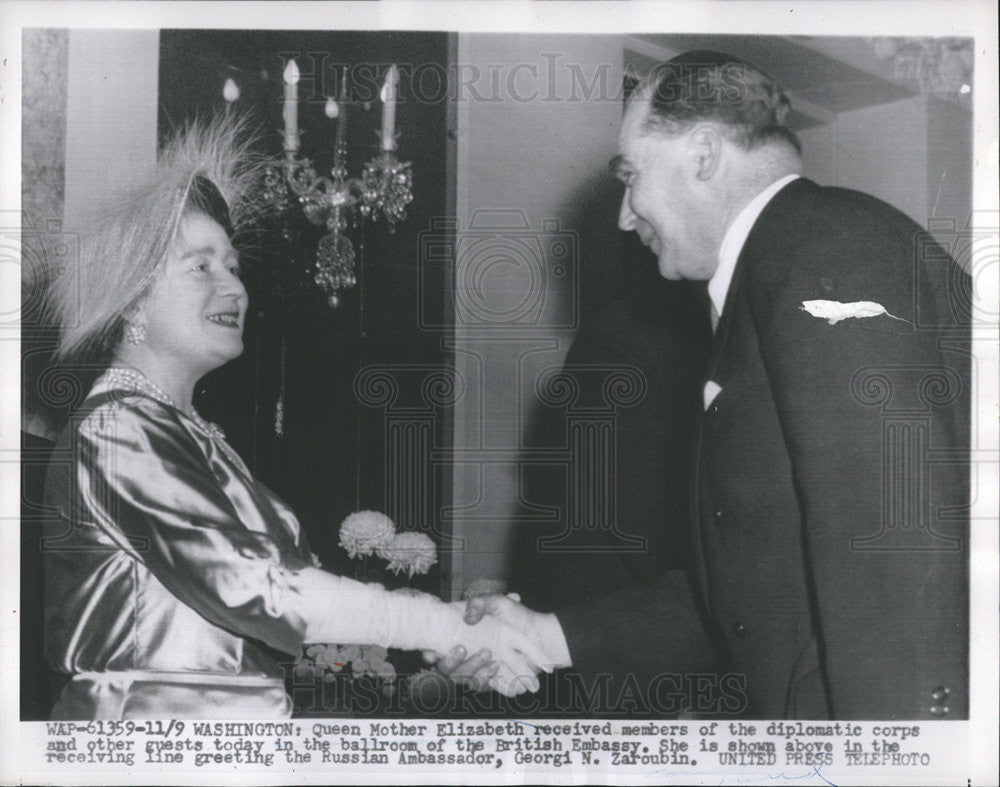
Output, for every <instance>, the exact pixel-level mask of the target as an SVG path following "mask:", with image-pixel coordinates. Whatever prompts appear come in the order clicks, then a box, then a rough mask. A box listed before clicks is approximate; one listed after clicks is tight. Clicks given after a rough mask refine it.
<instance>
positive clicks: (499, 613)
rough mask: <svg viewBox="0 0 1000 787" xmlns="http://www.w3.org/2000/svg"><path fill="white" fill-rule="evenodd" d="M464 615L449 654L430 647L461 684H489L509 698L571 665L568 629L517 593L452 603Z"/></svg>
mask: <svg viewBox="0 0 1000 787" xmlns="http://www.w3.org/2000/svg"><path fill="white" fill-rule="evenodd" d="M449 606H450V607H451V608H452V609H454V610H455V612H456V613H457V614H460V615H461V616H462V620H463V624H462V625H461V626H460V627H458V628H456V629H455V630H454V631H455V634H456V639H457V644H456V645H455V646H454V647H452V648H451V650H450V651H448V653H440V652H438V651H427V650H425V651H424V660H425V661H426V662H428V663H429V664H433V665H435V667H436V669H437V670H438V672H440V673H442V674H443V675H445V676H447V677H449V678H451V679H452V680H453V681H455V682H456V683H458V684H459V685H463V686H466V687H468V688H471V689H473V690H481V689H483V688H486V687H487V686H488V687H489V688H491V689H493V690H494V691H497V692H499V693H501V694H503V695H505V696H507V697H516V696H517V695H519V694H522V693H524V692H533V691H538V688H539V683H538V678H537V677H536V675H537V674H538V673H539V672H540V671H545V672H551V671H552V670H553V669H556V668H559V667H568V666H570V665H571V663H572V662H571V660H570V655H569V650H568V648H567V646H566V639H565V637H564V636H563V632H562V627H561V626H560V625H559V621H558V619H557V618H556V616H555V615H553V614H544V613H540V612H535V611H534V610H531V609H529V608H528V607H526V606H524V605H523V604H521V603H520V599H519V598H518V597H517V595H516V594H513V593H512V594H509V595H507V596H501V595H490V596H475V597H473V598H471V599H469V601H468V602H455V603H453V604H450V605H449Z"/></svg>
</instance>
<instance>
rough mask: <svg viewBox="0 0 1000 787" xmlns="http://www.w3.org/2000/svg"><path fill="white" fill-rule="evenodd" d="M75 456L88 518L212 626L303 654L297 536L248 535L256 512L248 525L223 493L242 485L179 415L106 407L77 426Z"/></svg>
mask: <svg viewBox="0 0 1000 787" xmlns="http://www.w3.org/2000/svg"><path fill="white" fill-rule="evenodd" d="M75 453H76V455H77V462H76V467H77V483H78V492H79V499H80V501H81V503H82V505H83V507H84V511H85V516H86V518H87V519H89V520H90V521H92V522H93V523H94V524H95V525H96V526H97V527H99V528H100V529H101V530H102V531H104V532H105V533H106V534H107V535H108V537H109V538H111V540H112V541H114V542H115V543H116V544H117V545H118V546H119V547H121V548H122V549H124V550H125V551H127V552H128V553H129V554H131V555H132V556H133V557H134V558H135V559H136V560H139V561H141V562H142V563H143V564H144V565H145V566H147V567H148V569H149V570H150V571H151V572H152V574H153V575H154V576H155V577H156V578H157V579H158V580H159V581H160V582H161V583H162V584H163V585H164V586H165V587H166V588H167V590H169V591H170V592H171V593H172V594H174V595H175V596H176V597H177V598H178V599H180V600H181V601H182V602H183V603H185V604H186V605H188V606H189V607H191V608H192V609H194V610H196V611H197V612H198V613H199V614H200V615H201V616H202V617H204V618H206V619H207V620H209V621H210V622H212V623H213V624H215V625H217V626H219V627H221V628H224V629H226V630H229V631H231V632H233V633H236V634H239V635H241V636H247V637H252V638H255V639H258V640H260V641H262V642H264V643H266V644H268V645H270V646H271V647H274V648H276V649H278V650H281V651H284V652H286V653H297V652H298V650H299V648H300V646H301V644H302V639H303V634H304V632H305V629H306V622H305V621H304V620H303V619H302V617H301V616H300V614H299V613H298V612H297V611H296V605H295V603H294V601H295V592H294V584H295V575H296V572H297V571H301V570H302V569H303V568H305V567H306V566H305V564H304V562H303V561H302V559H301V558H300V557H299V555H298V552H299V550H298V549H297V548H296V545H295V540H296V534H293V533H289V532H288V531H287V528H286V526H285V525H284V524H280V525H278V527H277V528H274V527H272V528H270V529H268V528H261V529H260V530H259V531H258V530H255V529H252V526H253V525H254V524H256V523H255V522H254V521H253V519H254V517H260V516H261V513H260V512H254V517H250V519H251V522H250V523H249V524H250V525H251V526H248V524H247V522H245V521H243V520H244V519H246V518H247V517H243V518H242V519H241V516H240V514H241V512H239V511H237V509H236V507H235V505H234V502H233V500H231V499H230V496H228V495H227V494H226V491H225V490H226V485H227V484H241V483H243V484H245V483H246V482H245V480H244V479H242V478H237V477H236V473H235V472H231V473H229V474H226V473H225V468H220V467H217V466H214V465H211V464H210V463H209V462H208V460H207V458H206V456H205V454H204V453H203V451H202V450H201V448H200V447H199V445H198V443H197V442H196V440H195V439H194V437H193V436H192V435H191V434H190V433H189V432H188V431H187V429H186V428H185V427H184V426H183V425H182V424H181V423H180V422H179V420H178V419H177V416H176V415H174V414H173V413H172V412H169V411H167V410H166V408H164V407H161V406H160V405H158V404H157V403H155V402H152V401H150V400H139V401H138V403H137V404H134V403H127V404H126V403H109V404H106V405H103V406H101V407H99V408H97V409H96V410H95V411H94V412H92V413H91V414H90V416H89V417H88V418H87V419H86V420H85V421H84V422H83V423H82V424H81V428H80V429H79V430H78V432H77V446H76V451H75ZM220 475H221V476H222V477H220ZM285 533H287V534H288V538H287V539H284V538H283V536H282V534H285ZM283 540H285V541H286V542H287V543H281V542H282V541H283Z"/></svg>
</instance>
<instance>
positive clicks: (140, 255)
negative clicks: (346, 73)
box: [49, 114, 266, 357]
mask: <svg viewBox="0 0 1000 787" xmlns="http://www.w3.org/2000/svg"><path fill="white" fill-rule="evenodd" d="M265 164H266V162H265V160H264V158H263V157H262V156H260V155H259V154H256V153H254V151H253V139H252V138H251V136H250V135H249V134H248V133H247V129H246V127H245V124H244V123H242V122H241V121H240V120H238V119H237V118H235V117H234V116H232V115H229V114H226V115H223V116H221V117H218V118H216V119H214V120H212V121H209V122H205V121H192V122H190V123H188V124H187V125H186V126H185V127H184V128H183V129H181V130H180V131H179V132H178V133H177V134H175V135H174V137H173V138H172V139H171V140H170V141H169V142H168V143H167V144H166V145H165V146H164V147H163V149H162V151H161V153H160V155H159V157H158V160H157V165H156V168H155V171H154V172H153V174H152V175H151V176H150V177H149V178H148V180H147V181H146V182H145V183H143V184H142V185H141V186H139V187H138V188H136V189H134V190H132V191H131V192H130V193H128V194H127V195H125V197H124V198H123V199H122V200H120V201H119V202H117V203H116V204H115V205H114V206H113V207H111V208H110V209H108V210H106V211H105V212H104V213H103V214H102V216H101V218H100V219H98V220H97V221H96V222H94V224H92V225H91V226H90V227H88V228H87V229H86V230H85V231H84V232H83V233H81V238H80V258H79V260H78V261H77V262H76V264H75V265H71V266H68V267H67V269H66V270H65V271H64V272H62V273H61V275H59V276H57V277H56V278H55V279H54V280H53V281H52V283H51V285H50V299H49V300H50V303H51V306H52V311H53V315H54V317H55V320H56V321H57V323H58V325H59V327H60V345H59V355H60V356H61V357H67V356H71V355H77V354H79V353H81V352H97V353H106V352H108V351H111V350H113V349H114V347H116V346H117V345H118V343H119V342H120V341H121V337H122V331H123V327H124V323H125V320H126V319H127V316H128V314H129V312H130V311H131V310H132V309H133V308H134V307H135V305H136V303H137V302H138V300H139V299H140V298H141V297H142V295H143V294H144V293H145V292H146V290H147V288H148V287H149V285H150V283H151V282H152V280H153V278H154V276H155V275H156V273H157V271H158V269H159V267H160V265H161V264H162V263H163V261H164V260H165V259H166V257H167V252H168V250H169V248H170V245H171V244H172V243H173V241H174V238H175V237H176V235H177V232H178V228H179V226H180V221H181V218H182V217H183V216H184V214H185V213H187V212H189V211H192V210H196V211H201V212H204V213H206V214H208V215H209V216H210V217H211V218H213V219H214V220H216V221H218V222H219V224H221V225H222V226H223V227H224V228H225V229H226V231H227V232H228V233H229V235H230V236H231V237H233V236H236V235H239V234H240V233H241V232H242V231H243V230H246V229H247V228H248V227H249V226H250V225H251V224H252V223H253V220H254V218H255V217H256V216H257V214H258V211H257V210H255V208H254V204H253V202H252V199H253V196H254V194H255V193H256V191H257V186H258V184H259V181H260V178H261V176H262V174H263V169H264V166H265Z"/></svg>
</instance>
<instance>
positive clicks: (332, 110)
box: [323, 98, 340, 120]
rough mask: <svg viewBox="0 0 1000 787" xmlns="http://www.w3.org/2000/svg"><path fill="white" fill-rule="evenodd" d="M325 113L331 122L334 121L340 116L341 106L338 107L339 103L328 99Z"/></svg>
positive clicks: (324, 108)
mask: <svg viewBox="0 0 1000 787" xmlns="http://www.w3.org/2000/svg"><path fill="white" fill-rule="evenodd" d="M323 111H324V112H325V113H326V116H327V117H328V118H330V120H333V119H334V118H336V117H337V116H338V115H339V114H340V106H338V104H337V102H336V101H334V100H333V99H332V98H328V99H327V100H326V106H325V107H323Z"/></svg>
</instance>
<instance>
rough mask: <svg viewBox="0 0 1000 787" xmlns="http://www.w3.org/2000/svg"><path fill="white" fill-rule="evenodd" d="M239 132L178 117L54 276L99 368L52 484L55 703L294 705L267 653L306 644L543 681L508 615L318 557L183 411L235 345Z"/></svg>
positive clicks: (265, 708) (180, 708) (91, 714)
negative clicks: (169, 138)
mask: <svg viewBox="0 0 1000 787" xmlns="http://www.w3.org/2000/svg"><path fill="white" fill-rule="evenodd" d="M239 139H240V135H239V133H238V132H237V130H235V129H234V128H233V126H232V124H228V123H225V122H223V123H216V124H214V125H212V126H210V127H208V128H204V127H199V126H192V127H190V128H188V129H187V130H186V131H185V132H184V133H183V134H181V135H180V136H179V137H178V138H177V139H176V140H175V141H174V143H173V144H172V145H171V146H169V147H168V149H167V150H166V152H165V153H164V155H163V156H161V160H160V164H159V166H158V171H157V173H156V176H155V178H154V179H153V181H151V183H150V185H149V186H148V187H146V188H144V189H142V190H140V191H139V192H137V193H135V194H133V195H131V196H130V198H129V199H128V201H127V202H125V203H124V204H123V205H122V206H121V207H120V208H119V209H117V210H116V211H114V212H112V213H110V214H109V215H108V217H107V218H106V219H105V220H104V221H103V222H101V223H100V224H99V225H98V226H97V227H96V228H95V230H94V232H93V233H90V236H89V237H88V238H86V239H85V243H84V244H83V253H82V255H81V258H80V263H79V269H78V270H77V271H70V272H69V274H68V275H65V276H63V277H62V278H61V279H60V280H58V281H57V282H56V283H55V285H54V286H53V291H52V301H53V306H54V310H55V313H56V315H57V317H58V319H59V322H60V325H61V328H62V338H61V347H60V352H61V355H62V356H64V357H72V356H78V355H80V354H86V355H88V356H91V357H103V358H104V359H105V362H106V363H107V364H108V368H107V369H106V371H104V373H103V374H102V375H101V377H100V378H99V379H98V380H97V382H96V384H95V385H94V387H93V389H92V390H91V391H90V393H89V395H88V396H87V398H86V400H85V401H84V403H83V404H82V406H81V407H80V408H79V410H78V411H77V412H76V413H75V415H74V417H73V418H72V419H71V421H70V425H69V426H68V427H67V429H66V430H65V431H64V433H63V434H62V436H61V437H60V440H59V442H58V444H57V447H56V449H55V453H54V454H53V461H52V466H51V468H50V471H49V475H48V478H47V482H46V500H47V504H48V505H49V506H50V507H52V508H53V509H55V510H56V511H57V512H58V516H59V522H58V524H57V525H54V526H52V527H51V529H50V532H48V533H47V535H48V540H47V551H46V553H45V560H46V605H47V614H46V637H47V642H46V651H47V657H48V659H49V660H50V662H51V663H52V665H53V666H54V667H55V668H56V669H57V670H59V671H60V672H63V673H65V674H66V675H68V676H69V678H70V679H69V682H68V684H67V686H66V688H65V689H64V690H63V692H62V694H61V696H60V698H59V700H58V701H57V703H56V706H55V708H54V711H53V718H57V719H93V718H107V719H122V718H149V717H170V718H178V717H208V718H217V717H241V718H260V717H274V716H287V715H289V714H290V712H291V703H290V701H289V699H288V697H287V695H286V694H285V690H284V682H283V678H282V671H281V669H280V668H279V662H278V661H277V657H278V654H277V653H275V651H277V652H279V653H285V654H289V655H290V656H294V655H295V654H297V653H298V652H299V650H300V648H301V647H302V645H303V643H308V642H357V643H375V644H381V645H383V646H387V647H398V648H405V649H424V650H432V651H437V652H439V653H444V652H447V651H449V650H451V649H452V648H454V647H456V646H462V647H464V648H465V650H466V651H467V652H469V653H473V652H479V651H483V650H484V649H488V650H489V651H490V652H491V653H492V655H493V657H494V658H495V659H496V674H495V675H494V677H493V679H492V681H491V685H492V686H493V687H494V688H496V689H498V690H501V691H503V692H505V693H509V694H512V693H516V692H518V691H519V690H523V689H524V688H525V687H526V685H532V687H537V684H535V683H534V677H533V673H534V670H533V669H532V666H533V665H536V664H538V663H539V661H540V654H539V653H538V651H536V650H535V649H534V648H533V646H532V645H531V644H530V643H529V642H528V641H527V640H525V638H524V637H523V636H521V635H519V634H517V633H516V632H514V631H513V630H509V629H507V627H506V626H504V625H503V624H501V623H498V622H495V621H484V623H488V624H489V625H488V626H487V625H484V623H480V624H479V625H477V626H467V625H465V623H464V622H463V620H462V606H461V605H449V604H445V603H444V602H442V601H440V600H439V599H437V598H434V597H432V596H429V595H425V594H419V595H408V594H400V593H391V592H387V591H386V590H384V589H383V588H382V587H381V586H378V585H367V584H363V583H359V582H355V581H352V580H350V579H347V578H344V577H339V576H334V575H333V574H330V573H327V572H324V571H322V570H321V569H319V568H317V567H315V565H314V560H313V558H312V556H311V554H310V552H309V548H308V546H307V544H306V540H305V537H304V534H303V533H302V529H301V528H300V526H299V523H298V521H297V520H296V518H295V515H294V514H293V513H292V512H291V511H290V510H289V508H288V507H287V506H286V505H285V504H284V503H282V501H281V500H279V499H278V498H277V497H276V496H275V495H274V494H273V493H272V492H271V491H270V490H268V489H267V488H266V487H265V486H264V485H263V484H261V483H260V482H259V481H257V480H256V479H254V478H253V476H252V475H251V474H250V472H249V470H248V469H247V467H246V465H244V463H243V462H242V461H241V459H240V457H239V456H238V455H237V454H236V453H235V451H233V449H232V448H231V447H230V446H229V445H228V444H227V443H226V441H225V438H224V436H223V434H222V432H221V431H220V430H219V428H218V427H217V426H215V425H213V424H210V423H207V422H206V421H205V420H204V419H202V418H201V417H200V416H199V415H198V413H197V412H196V411H195V409H194V407H193V405H192V395H193V392H194V388H195V384H196V383H197V382H198V380H199V379H200V378H201V377H203V376H204V375H205V374H206V373H207V372H210V371H211V370H213V369H215V368H217V367H219V366H222V365H223V364H224V363H226V362H227V361H229V360H231V359H233V358H236V357H237V356H238V355H240V353H241V352H242V350H243V341H242V337H241V335H242V331H243V320H244V316H245V314H246V309H247V292H246V290H245V289H244V287H243V284H242V283H241V282H240V263H239V258H238V254H237V252H236V250H235V249H234V247H233V243H232V238H233V235H234V226H235V227H239V225H240V223H241V221H242V220H243V219H244V218H245V216H246V213H247V210H246V204H247V200H246V197H247V193H248V189H249V188H250V187H251V184H252V182H253V177H254V174H255V167H254V166H252V165H249V164H248V161H249V160H250V159H249V156H248V152H249V151H248V148H247V146H246V144H245V143H240V142H238V140H239Z"/></svg>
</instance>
